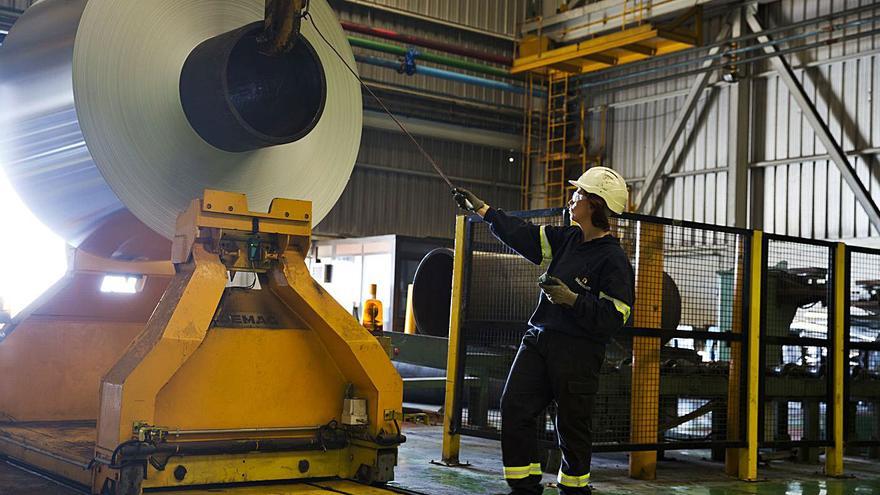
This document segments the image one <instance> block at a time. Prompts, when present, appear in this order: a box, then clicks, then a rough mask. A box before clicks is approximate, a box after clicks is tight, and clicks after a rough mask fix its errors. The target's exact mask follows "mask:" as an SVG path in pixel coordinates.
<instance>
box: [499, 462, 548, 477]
mask: <svg viewBox="0 0 880 495" xmlns="http://www.w3.org/2000/svg"><path fill="white" fill-rule="evenodd" d="M541 475H543V471H541V464H540V463H538V462H533V463H531V464H529V465H528V466H504V478H505V479H508V480H521V479H523V478H527V477H529V476H541Z"/></svg>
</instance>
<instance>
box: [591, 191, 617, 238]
mask: <svg viewBox="0 0 880 495" xmlns="http://www.w3.org/2000/svg"><path fill="white" fill-rule="evenodd" d="M587 201H589V202H590V206H591V207H592V208H593V215H592V216H591V217H590V221H591V222H592V223H593V226H594V227H596V228H599V229H602V230H604V231H609V230H611V222H610V221H609V220H608V213H609V212H610V211H611V210H609V209H608V204H607V203H605V200H604V199H602V197H601V196H599V195H598V194H593V193H587Z"/></svg>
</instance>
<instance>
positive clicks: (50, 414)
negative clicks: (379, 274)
mask: <svg viewBox="0 0 880 495" xmlns="http://www.w3.org/2000/svg"><path fill="white" fill-rule="evenodd" d="M310 235H311V203H310V202H306V201H293V200H284V199H276V200H274V201H273V202H272V204H271V206H270V208H269V212H268V213H256V212H251V211H249V210H248V207H247V198H246V197H245V196H244V195H241V194H234V193H224V192H220V191H210V190H208V191H205V194H204V196H203V198H202V199H200V200H196V201H193V202H192V203H191V205H190V207H189V208H188V209H187V211H186V212H184V213H183V214H181V215H180V217H179V218H178V224H177V233H176V236H175V239H174V243H173V250H172V251H173V254H172V258H173V261H174V265H173V266H172V265H171V264H170V263H168V262H167V261H166V262H142V263H123V262H118V261H114V260H109V259H108V260H104V259H102V258H99V257H96V256H93V255H88V254H86V253H77V254H76V256H75V257H74V260H73V261H74V266H75V270H74V271H73V275H71V276H69V277H68V279H67V280H63V281H62V282H60V283H59V285H58V287H57V288H56V289H54V291H53V293H52V294H51V295H50V296H49V297H48V298H47V302H45V303H41V305H39V307H38V308H37V309H36V310H34V314H32V315H30V316H29V317H28V318H27V319H26V320H25V321H23V322H21V324H19V325H17V328H15V329H14V331H13V332H11V334H10V335H9V336H8V337H7V339H6V340H5V341H3V342H2V343H0V344H2V345H0V368H3V367H5V365H6V364H7V363H12V362H14V363H15V364H17V365H20V368H19V369H16V370H14V371H10V372H9V373H3V376H0V417H2V418H3V419H4V420H13V421H12V422H11V423H9V424H10V425H12V426H9V425H7V426H6V427H7V428H13V427H14V425H15V424H16V422H20V421H34V422H39V421H43V422H45V421H61V422H64V421H67V422H73V421H78V422H79V423H83V420H84V421H86V422H87V421H94V420H95V418H96V417H97V427H96V430H97V431H96V432H95V430H91V429H90V428H91V426H83V427H82V428H80V430H83V431H79V430H77V431H78V432H79V433H77V436H76V438H73V436H69V433H66V432H65V430H64V427H63V425H64V424H65V423H61V425H62V427H61V428H59V429H55V430H52V431H54V432H56V433H54V434H57V435H59V436H57V437H52V438H53V439H57V441H55V443H53V444H52V445H61V444H65V442H66V441H67V440H70V441H71V442H73V441H76V442H79V443H77V445H78V446H79V447H83V446H84V447H86V448H87V449H88V448H89V446H93V449H94V450H93V452H94V453H95V459H94V461H92V462H89V461H90V460H91V454H88V458H87V459H85V460H82V459H80V458H79V457H77V456H82V455H83V454H82V452H81V451H82V449H79V450H78V451H77V453H76V454H75V455H74V454H70V455H68V453H67V452H54V451H52V450H46V449H44V448H40V446H41V445H42V444H35V445H26V444H25V443H22V442H17V443H16V442H10V441H5V440H4V439H7V436H6V435H0V453H2V454H5V455H9V456H12V457H16V458H18V459H20V460H23V461H25V462H28V463H31V464H33V465H35V466H37V467H40V468H42V469H44V470H46V471H49V472H52V473H55V474H58V475H61V476H64V477H66V478H69V479H74V480H76V481H78V482H80V483H82V484H86V485H91V487H92V489H93V492H94V493H98V492H99V491H100V490H101V489H102V487H103V486H104V485H105V482H106V481H108V480H109V481H122V480H124V479H126V477H127V476H128V473H134V474H132V477H131V478H130V479H132V480H134V485H132V486H141V487H142V488H158V487H169V486H193V485H199V484H210V483H231V482H240V481H256V480H282V479H283V480H287V479H295V478H324V477H339V478H348V479H351V478H355V477H363V476H360V475H359V472H360V471H361V470H362V468H363V466H364V465H366V466H367V468H368V470H369V469H379V470H384V469H388V466H389V464H388V459H389V452H391V453H392V454H393V452H395V451H396V444H394V442H393V441H391V442H388V443H386V442H381V443H382V445H380V444H379V443H378V442H374V441H373V440H372V439H376V438H377V437H382V438H386V439H388V438H392V439H393V438H394V437H393V435H394V434H395V433H396V432H398V431H399V430H398V425H397V420H399V419H401V418H402V396H403V384H402V381H401V379H400V376H399V375H398V374H397V372H396V371H395V369H394V367H393V365H392V363H391V361H390V359H389V358H388V355H387V354H386V353H385V351H384V350H383V348H382V346H381V344H380V343H379V342H378V340H377V339H376V338H375V337H373V336H372V335H371V334H370V333H369V332H368V331H367V330H366V329H365V328H363V327H362V326H361V325H360V324H359V323H358V322H357V321H356V320H355V319H354V318H353V317H352V316H351V314H350V313H348V311H346V310H345V308H343V307H341V306H340V305H339V304H338V303H337V302H336V301H335V300H334V299H333V298H332V297H331V296H330V295H329V294H328V293H327V292H325V291H324V290H323V289H322V287H321V286H320V285H319V284H318V283H317V282H316V281H315V280H314V279H312V277H311V275H310V273H309V271H308V268H307V266H306V264H305V256H306V253H308V248H309V242H310V241H309V240H310ZM255 236H260V239H262V241H261V242H264V243H265V244H264V246H266V250H265V251H262V252H263V253H264V254H265V258H264V261H266V262H265V263H262V264H260V265H259V266H257V265H255V264H254V263H253V262H251V261H250V257H249V256H248V255H247V254H245V250H244V249H242V247H243V246H244V243H245V242H249V241H243V240H242V239H246V240H249V239H253V238H254V237H255ZM117 270H123V273H147V274H148V276H147V278H146V285H145V287H144V289H143V291H142V292H141V293H139V294H136V295H133V296H132V298H131V299H129V300H128V301H131V303H129V304H121V303H120V301H119V300H118V299H117V300H116V301H115V303H114V304H107V303H106V301H105V299H107V297H106V296H102V295H100V293H97V287H100V284H99V283H95V281H100V277H102V276H103V274H104V273H108V272H111V273H112V272H113V271H117ZM238 270H242V271H254V272H256V271H259V272H260V273H262V275H261V279H260V280H261V286H262V287H261V290H258V291H238V292H230V291H228V290H226V285H227V280H228V272H229V271H238ZM80 279H82V280H80ZM81 287H85V288H89V287H91V289H90V290H91V291H92V292H96V294H92V292H89V291H88V290H78V289H80V288H81ZM163 291H164V293H163ZM160 296H161V299H160ZM221 297H223V300H224V301H225V302H224V303H223V304H231V303H230V301H233V300H234V301H238V303H237V304H239V306H236V308H237V309H236V311H237V310H241V311H252V312H254V313H257V314H264V313H266V312H269V311H271V312H272V314H274V315H277V319H278V321H281V322H282V323H283V324H284V326H283V327H280V326H279V327H277V328H275V327H273V328H259V327H253V328H251V327H236V328H226V327H224V324H223V323H222V322H221V320H217V319H215V315H217V314H219V313H218V308H221V306H220V304H221ZM59 301H60V302H59ZM77 301H79V304H77ZM157 301H158V305H157V304H156V303H157ZM53 309H54V310H55V313H56V314H57V313H58V311H59V309H61V310H63V311H61V313H62V314H63V315H68V314H69V315H70V318H69V319H71V321H66V320H65V321H61V322H59V321H57V320H56V321H48V322H43V321H42V319H41V318H40V316H41V312H46V313H52V310H53ZM251 314H253V313H251ZM77 317H78V318H79V319H78V320H77V321H72V320H74V319H76V318H77ZM105 320H106V321H105ZM53 332H54V333H53ZM16 356H17V357H16ZM6 357H8V358H9V359H5V358H6ZM47 359H49V360H50V362H53V363H55V365H53V366H50V367H47V366H45V363H46V360H47ZM29 362H30V363H31V364H29ZM114 363H115V364H114ZM108 370H109V371H108ZM102 375H103V378H102ZM35 381H36V382H35ZM33 383H37V386H39V387H40V388H41V389H42V390H51V392H52V393H48V394H34V393H33V390H34V388H33ZM99 384H100V387H98V386H97V385H99ZM347 390H350V391H351V392H350V393H351V394H352V395H353V397H357V398H361V399H364V400H365V401H366V407H367V416H368V423H367V424H366V425H364V426H362V427H360V428H361V429H359V430H358V431H357V433H356V434H355V435H354V436H353V437H352V438H351V440H350V442H349V444H348V446H347V447H345V448H344V449H342V450H337V451H332V450H331V451H327V452H322V451H303V452H283V453H282V452H276V453H253V452H252V453H246V454H224V453H218V454H215V455H196V456H187V457H186V458H185V459H183V458H179V460H177V459H178V458H175V462H176V463H179V464H186V465H187V468H188V472H189V474H188V475H187V476H186V477H185V478H184V479H183V480H179V479H176V477H175V476H174V475H173V471H174V469H170V470H157V469H156V468H154V467H153V466H152V465H149V464H148V465H147V467H146V470H147V471H146V475H147V476H146V478H145V479H143V480H140V478H141V476H142V471H141V468H140V467H138V466H135V467H136V469H133V470H132V469H129V468H127V467H123V468H122V469H119V468H118V467H111V466H110V465H109V464H110V462H109V461H110V460H111V458H112V454H111V453H112V452H113V451H114V449H116V447H117V446H119V445H120V444H122V443H123V442H126V441H129V440H132V439H133V438H137V431H136V428H137V426H138V425H142V424H146V425H149V426H150V427H155V428H159V429H164V430H166V431H168V430H171V431H176V430H198V431H201V432H203V433H200V434H199V435H200V436H198V437H197V439H198V440H209V441H231V442H234V441H238V440H247V439H251V440H259V439H265V438H296V437H298V436H300V437H301V436H302V435H310V434H311V433H309V432H305V433H304V432H296V431H293V430H291V431H292V432H290V433H275V434H272V433H259V432H254V430H260V429H264V428H290V427H305V428H314V427H317V426H319V425H323V424H326V423H327V422H328V421H333V420H335V421H338V422H340V423H341V416H342V410H343V400H344V398H345V397H346V393H347V392H346V391H347ZM304 404H306V406H304ZM93 424H94V423H93ZM35 427H36V426H35ZM42 427H44V428H49V426H42ZM86 430H88V431H86ZM205 431H207V433H204V432H205ZM66 435H68V436H66ZM31 436H34V435H31ZM29 438H30V437H29ZM190 438H192V437H190ZM72 444H73V443H71V445H72ZM89 450H91V449H89ZM380 455H381V456H384V457H383V459H384V460H383V461H382V462H383V464H382V465H381V466H380V464H379V458H380ZM300 460H306V461H308V463H309V464H308V466H309V467H307V468H306V469H305V470H297V469H296V464H295V462H298V461H300ZM292 463H294V464H293V465H294V468H293V469H291V464H292ZM373 472H377V471H373ZM367 477H368V478H369V477H370V476H369V475H368V476H367ZM358 493H364V492H363V491H358Z"/></svg>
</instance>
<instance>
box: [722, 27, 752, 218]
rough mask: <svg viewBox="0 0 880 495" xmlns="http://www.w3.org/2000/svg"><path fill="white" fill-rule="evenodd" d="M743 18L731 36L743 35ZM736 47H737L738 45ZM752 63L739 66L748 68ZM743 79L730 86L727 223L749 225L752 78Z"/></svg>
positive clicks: (743, 75)
mask: <svg viewBox="0 0 880 495" xmlns="http://www.w3.org/2000/svg"><path fill="white" fill-rule="evenodd" d="M743 27H744V26H743V20H742V15H741V14H740V13H736V14H734V17H733V19H732V28H731V37H733V38H738V37H740V36H742V35H743ZM734 48H736V47H735V46H734ZM748 69H749V66H748V65H742V66H739V67H738V68H737V69H736V70H738V71H742V72H745V71H747V70H748ZM737 76H738V77H740V78H741V79H740V80H739V81H737V82H736V83H735V84H734V85H733V87H732V88H730V107H729V108H730V113H729V114H728V129H729V131H728V137H727V139H728V142H729V145H728V147H727V167H728V169H727V225H732V226H734V227H740V228H746V227H747V223H748V217H747V215H748V205H749V197H748V194H749V162H750V158H751V153H750V151H751V150H750V148H749V130H750V127H749V122H750V110H751V96H752V95H751V93H752V81H751V79H748V78H747V77H745V76H747V74H745V73H740V74H737Z"/></svg>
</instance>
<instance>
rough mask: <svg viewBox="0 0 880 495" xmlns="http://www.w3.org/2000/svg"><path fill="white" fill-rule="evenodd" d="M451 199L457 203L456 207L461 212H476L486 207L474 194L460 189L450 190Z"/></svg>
mask: <svg viewBox="0 0 880 495" xmlns="http://www.w3.org/2000/svg"><path fill="white" fill-rule="evenodd" d="M452 199H454V200H455V202H456V203H458V207H459V208H461V209H462V210H467V211H472V212H477V211H479V209H480V208H482V207H484V206H486V203H485V202H484V201H483V200H482V199H480V198H478V197H476V196H474V193H472V192H470V191H468V190H467V189H462V188H460V187H456V188H455V189H453V190H452Z"/></svg>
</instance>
